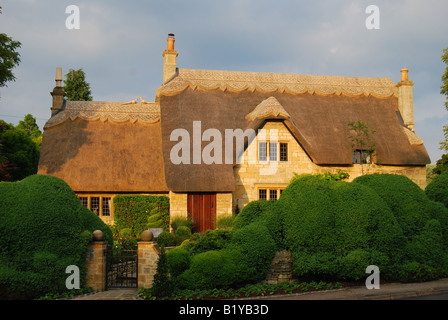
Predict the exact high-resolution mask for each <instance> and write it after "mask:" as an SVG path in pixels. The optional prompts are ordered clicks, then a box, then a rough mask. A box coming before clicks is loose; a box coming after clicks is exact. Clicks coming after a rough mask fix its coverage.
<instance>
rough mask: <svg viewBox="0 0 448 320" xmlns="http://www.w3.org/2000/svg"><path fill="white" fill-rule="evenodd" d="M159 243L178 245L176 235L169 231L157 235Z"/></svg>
mask: <svg viewBox="0 0 448 320" xmlns="http://www.w3.org/2000/svg"><path fill="white" fill-rule="evenodd" d="M157 244H158V245H159V246H160V247H162V246H163V247H165V248H166V247H174V246H175V245H176V237H175V236H174V234H172V233H171V232H168V231H162V232H161V233H160V234H159V236H158V237H157Z"/></svg>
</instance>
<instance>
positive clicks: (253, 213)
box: [233, 200, 275, 230]
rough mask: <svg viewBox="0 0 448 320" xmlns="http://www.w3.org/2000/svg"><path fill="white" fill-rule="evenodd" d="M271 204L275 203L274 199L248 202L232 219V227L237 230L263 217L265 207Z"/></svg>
mask: <svg viewBox="0 0 448 320" xmlns="http://www.w3.org/2000/svg"><path fill="white" fill-rule="evenodd" d="M273 205H275V201H268V200H256V201H252V202H249V203H248V204H247V205H246V206H245V207H244V208H243V210H241V212H240V213H239V214H238V215H237V216H236V218H235V220H234V221H233V229H234V230H237V229H239V228H242V227H245V226H247V225H249V224H251V223H252V222H255V221H259V220H260V219H262V218H263V217H264V215H265V213H266V211H267V209H268V208H269V207H271V206H273Z"/></svg>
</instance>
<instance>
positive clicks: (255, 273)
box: [229, 222, 277, 281]
mask: <svg viewBox="0 0 448 320" xmlns="http://www.w3.org/2000/svg"><path fill="white" fill-rule="evenodd" d="M229 248H236V249H237V250H239V251H240V252H241V253H242V254H243V257H244V259H243V261H240V263H243V266H244V267H241V268H240V270H241V269H242V270H241V271H240V272H244V275H241V277H242V278H243V279H244V280H245V281H261V280H263V279H264V278H265V277H266V275H267V273H268V272H269V270H270V268H271V262H272V259H273V258H274V257H275V252H276V251H277V245H276V243H275V241H274V239H272V237H271V235H270V233H269V230H268V228H267V227H266V226H265V225H264V224H263V223H261V222H254V223H251V224H249V225H247V226H245V227H243V228H241V229H237V230H235V231H234V232H233V233H232V238H231V244H230V246H229Z"/></svg>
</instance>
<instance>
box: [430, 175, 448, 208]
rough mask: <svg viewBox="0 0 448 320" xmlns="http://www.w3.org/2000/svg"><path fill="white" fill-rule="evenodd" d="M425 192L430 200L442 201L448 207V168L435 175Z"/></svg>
mask: <svg viewBox="0 0 448 320" xmlns="http://www.w3.org/2000/svg"><path fill="white" fill-rule="evenodd" d="M425 193H426V195H427V196H428V198H429V199H430V200H433V201H437V202H441V203H443V204H444V205H445V207H447V208H448V170H447V171H444V172H442V174H440V175H438V176H436V177H434V179H433V180H432V181H431V182H430V183H429V184H428V185H427V186H426V189H425Z"/></svg>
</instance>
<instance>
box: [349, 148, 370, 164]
mask: <svg viewBox="0 0 448 320" xmlns="http://www.w3.org/2000/svg"><path fill="white" fill-rule="evenodd" d="M370 153H371V152H369V151H368V150H355V151H353V159H352V162H353V164H366V163H371V156H370Z"/></svg>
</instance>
